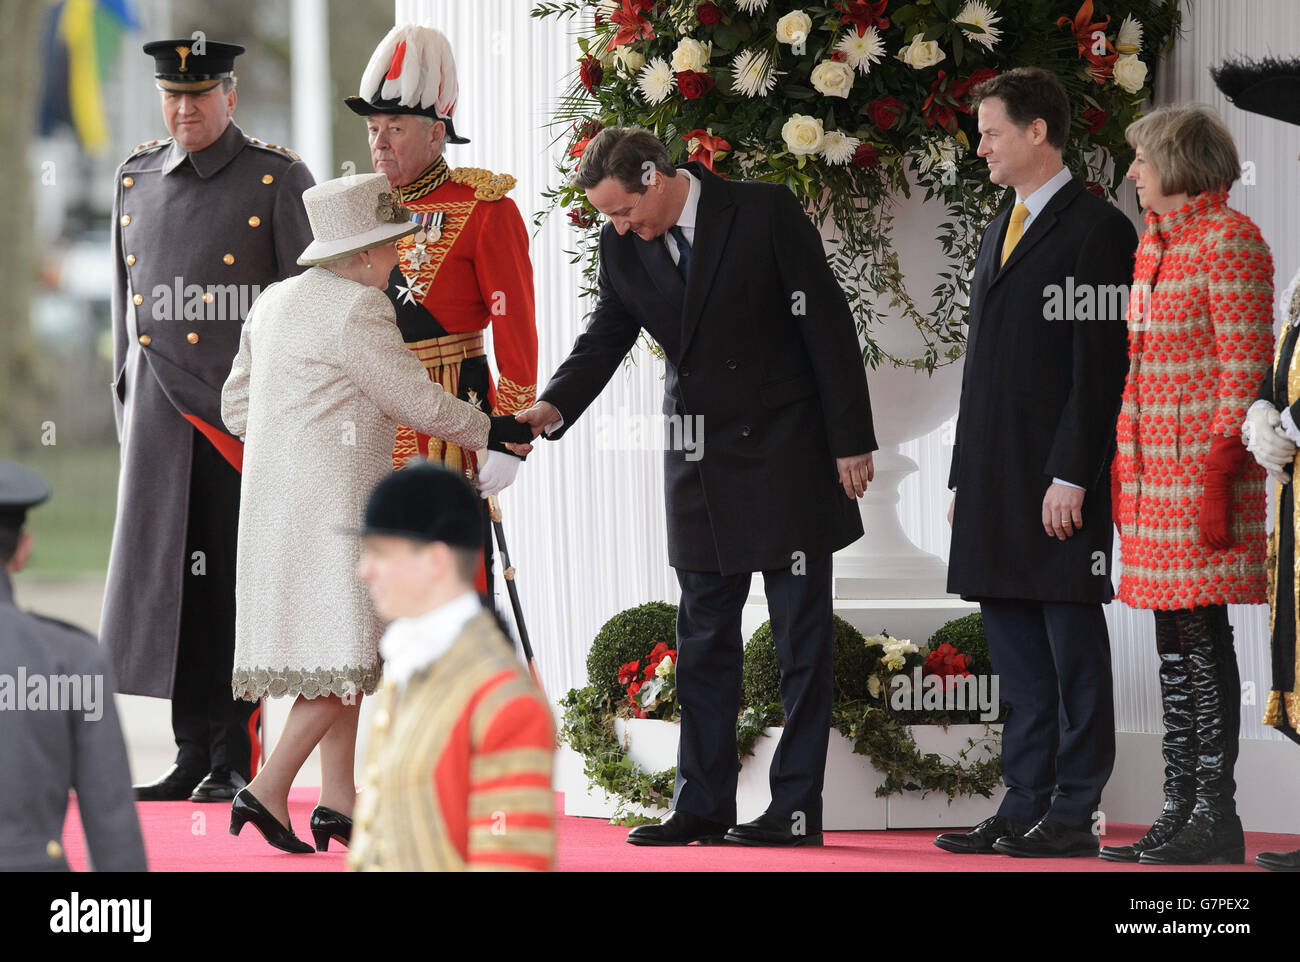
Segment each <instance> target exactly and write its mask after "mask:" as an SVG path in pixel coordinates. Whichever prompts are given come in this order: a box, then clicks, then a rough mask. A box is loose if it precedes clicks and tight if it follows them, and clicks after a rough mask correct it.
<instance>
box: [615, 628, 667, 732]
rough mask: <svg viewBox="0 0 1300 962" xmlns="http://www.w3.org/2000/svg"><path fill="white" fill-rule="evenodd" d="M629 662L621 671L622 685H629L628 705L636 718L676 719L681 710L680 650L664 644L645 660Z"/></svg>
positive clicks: (619, 676) (619, 677)
mask: <svg viewBox="0 0 1300 962" xmlns="http://www.w3.org/2000/svg"><path fill="white" fill-rule="evenodd" d="M645 663H646V665H645V669H644V670H642V668H641V660H640V659H638V660H636V661H629V662H628V663H627V664H625V665H623V666H621V667H620V668H619V670H618V683H619V684H620V685H626V686H627V703H626V705H625V706H624V707H625V708H626V709H627V710H628V712H629V713H630V714H631V716H632V717H633V718H664V719H670V720H671V719H675V718H676V717H677V715H678V711H677V672H676V666H677V651H676V650H675V649H672V648H669V647H668V646H667V645H665V644H664V643H663V642H659V644H657V645H655V647H654V650H653V651H651V652H650V654H649V655H648V656H647V657H646V659H645Z"/></svg>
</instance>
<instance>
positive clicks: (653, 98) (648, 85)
mask: <svg viewBox="0 0 1300 962" xmlns="http://www.w3.org/2000/svg"><path fill="white" fill-rule="evenodd" d="M636 85H637V86H638V87H639V88H640V89H641V96H642V97H643V98H645V101H646V103H650V104H657V103H661V102H662V101H663V100H664V98H666V97H667V96H668V95H669V94H671V93H672V92H673V88H674V87H675V86H677V78H676V77H674V76H673V68H672V67H670V66H668V62H667V61H666V60H664V58H663V57H655V58H654V59H653V60H651V61H650V62H649V63H648V64H646V65H645V66H644V67H642V68H641V73H640V75H639V76H638V77H637V78H636Z"/></svg>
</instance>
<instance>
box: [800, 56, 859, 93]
mask: <svg viewBox="0 0 1300 962" xmlns="http://www.w3.org/2000/svg"><path fill="white" fill-rule="evenodd" d="M809 79H811V80H812V85H813V86H814V87H816V88H817V92H818V93H820V94H822V95H823V96H826V97H847V96H848V95H849V88H850V87H852V86H853V68H852V67H850V66H849V65H848V64H846V63H838V62H836V61H834V60H823V61H822V62H821V63H819V64H818V65H817V66H816V67H814V68H813V72H812V77H811V78H809Z"/></svg>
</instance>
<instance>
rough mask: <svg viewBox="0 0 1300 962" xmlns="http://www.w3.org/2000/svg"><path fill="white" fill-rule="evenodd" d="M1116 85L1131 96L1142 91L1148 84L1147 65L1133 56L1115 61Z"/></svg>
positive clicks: (1129, 55)
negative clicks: (1143, 86) (1144, 85)
mask: <svg viewBox="0 0 1300 962" xmlns="http://www.w3.org/2000/svg"><path fill="white" fill-rule="evenodd" d="M1114 77H1115V83H1117V84H1119V86H1121V87H1123V88H1124V89H1125V90H1127V91H1128V92H1129V93H1131V94H1135V93H1137V92H1138V91H1139V90H1141V89H1142V85H1143V84H1144V83H1146V82H1147V65H1146V64H1144V63H1143V62H1142V61H1141V60H1139V59H1138V58H1137V57H1135V56H1133V55H1132V54H1128V55H1127V56H1124V57H1120V58H1119V59H1118V60H1116V61H1115V73H1114Z"/></svg>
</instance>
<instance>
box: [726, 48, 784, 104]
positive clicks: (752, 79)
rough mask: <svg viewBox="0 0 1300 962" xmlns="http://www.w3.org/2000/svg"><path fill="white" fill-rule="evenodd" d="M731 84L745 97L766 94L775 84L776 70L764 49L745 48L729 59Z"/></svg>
mask: <svg viewBox="0 0 1300 962" xmlns="http://www.w3.org/2000/svg"><path fill="white" fill-rule="evenodd" d="M731 75H732V77H733V78H734V80H733V86H735V88H736V89H737V90H739V91H740V92H741V93H742V94H744V95H745V96H746V97H758V96H760V95H761V96H767V95H768V94H769V93H771V92H772V88H773V87H775V86H776V71H774V70H773V69H772V61H771V60H769V59H768V57H767V51H765V50H753V49H750V50H745V51H743V52H741V53H740V54H738V55H737V56H736V59H735V60H733V61H731Z"/></svg>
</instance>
